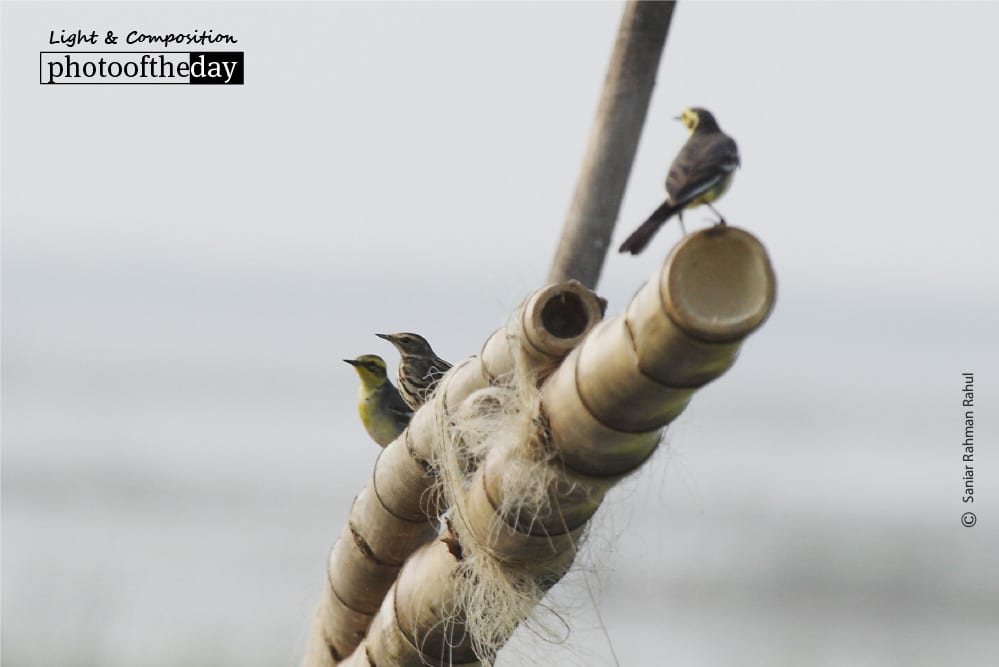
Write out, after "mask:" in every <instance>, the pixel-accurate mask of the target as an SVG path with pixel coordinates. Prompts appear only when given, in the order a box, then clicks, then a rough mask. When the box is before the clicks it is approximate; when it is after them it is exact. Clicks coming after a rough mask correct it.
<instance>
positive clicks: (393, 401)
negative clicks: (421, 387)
mask: <svg viewBox="0 0 999 667" xmlns="http://www.w3.org/2000/svg"><path fill="white" fill-rule="evenodd" d="M385 409H386V411H387V412H388V413H389V414H390V415H392V418H393V419H395V420H396V421H397V422H401V423H404V424H405V423H409V418H410V417H412V416H413V410H412V408H410V407H409V406H408V405H406V401H404V400H402V395H401V394H399V390H398V389H396V388H395V387H392V393H391V394H389V396H388V400H387V401H386V402H385Z"/></svg>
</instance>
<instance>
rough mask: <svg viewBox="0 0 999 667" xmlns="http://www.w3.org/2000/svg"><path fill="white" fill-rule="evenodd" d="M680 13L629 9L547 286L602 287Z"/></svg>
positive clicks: (667, 8)
mask: <svg viewBox="0 0 999 667" xmlns="http://www.w3.org/2000/svg"><path fill="white" fill-rule="evenodd" d="M675 6H676V2H641V1H636V0H631V1H630V2H628V3H627V4H626V5H625V8H624V15H623V16H622V18H621V27H620V29H619V30H618V34H617V43H616V44H615V45H614V52H613V54H612V55H611V61H610V66H609V67H608V68H607V78H606V79H604V88H603V92H602V93H601V96H600V106H599V107H598V108H597V115H596V118H595V119H594V120H593V126H592V128H590V138H589V143H588V144H587V147H586V155H585V156H584V158H583V168H582V170H581V171H580V174H579V179H578V180H577V181H576V192H575V194H573V196H572V203H571V204H570V205H569V215H568V216H567V217H566V220H565V225H564V226H563V227H562V238H561V240H560V241H559V244H558V249H557V250H556V251H555V259H554V260H553V261H552V267H551V269H550V270H549V272H548V282H549V283H555V282H560V281H563V280H568V279H569V278H575V279H576V280H578V281H579V282H581V283H583V284H584V285H586V286H587V287H589V288H590V289H594V288H595V287H596V285H597V281H598V280H599V279H600V271H601V270H602V269H603V265H604V259H606V257H607V248H608V246H609V245H610V238H611V234H612V233H613V231H614V223H615V222H617V216H618V213H619V212H620V210H621V199H622V198H623V197H624V188H625V186H626V185H627V184H628V176H629V175H630V174H631V165H632V162H634V159H635V151H636V150H637V149H638V139H639V137H640V136H641V134H642V126H643V125H644V124H645V116H646V114H647V112H648V110H649V100H650V99H651V97H652V88H653V87H654V85H655V80H656V70H657V69H658V68H659V60H660V58H661V56H662V52H663V46H664V45H665V44H666V34H667V33H668V32H669V26H670V21H671V20H672V18H673V9H674V7H675Z"/></svg>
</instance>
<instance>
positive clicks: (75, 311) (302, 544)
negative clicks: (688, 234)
mask: <svg viewBox="0 0 999 667" xmlns="http://www.w3.org/2000/svg"><path fill="white" fill-rule="evenodd" d="M997 10H999V5H994V4H993V5H986V4H982V5H975V6H971V5H945V4H942V3H941V4H939V5H893V6H888V5H864V4H856V5H839V6H834V5H807V6H805V5H783V4H781V5H778V4H766V5H761V4H747V5H739V6H734V5H724V4H710V5H695V6H690V7H688V6H682V7H681V8H680V9H679V10H678V12H677V17H676V19H675V22H674V27H673V33H672V34H671V36H670V41H669V42H668V44H667V50H666V58H665V60H664V63H663V70H662V72H661V75H660V82H661V85H660V88H659V89H657V92H656V97H655V99H654V101H653V107H652V110H651V112H650V116H649V122H648V126H647V131H646V136H645V137H644V138H643V143H642V146H641V148H640V153H639V157H638V161H637V163H636V166H635V171H634V172H633V175H632V183H631V186H630V188H629V192H628V195H627V198H626V200H625V205H624V208H623V210H622V220H621V225H620V228H619V230H618V234H617V235H616V236H615V238H616V239H618V240H619V238H620V237H621V235H623V234H624V233H626V231H628V230H625V229H624V227H629V228H630V226H631V224H632V223H633V222H634V221H637V220H640V219H641V218H642V217H643V216H644V215H645V214H647V212H648V209H650V208H651V207H652V206H654V205H655V204H657V203H658V201H659V199H658V198H659V197H660V196H661V179H662V175H663V173H664V170H665V165H666V163H667V162H668V156H669V155H670V154H671V152H672V151H673V150H675V147H676V146H678V145H679V143H680V142H682V140H683V136H682V132H680V131H679V130H678V129H677V128H676V127H674V126H673V125H672V124H669V123H667V122H666V121H665V120H663V119H665V118H668V117H669V116H670V115H673V114H674V113H675V112H676V111H677V108H678V107H682V106H683V105H686V104H690V103H700V104H704V105H705V106H709V107H710V108H712V109H714V110H716V111H718V112H719V118H720V120H721V122H722V125H723V127H726V129H730V130H731V131H732V133H733V134H735V135H736V137H737V138H738V139H739V141H740V147H741V148H742V152H743V155H744V161H745V163H746V164H745V167H744V169H743V172H742V173H741V174H740V175H739V177H738V179H737V182H736V184H735V185H734V187H733V189H732V192H731V193H730V194H729V196H728V197H727V198H726V203H727V205H726V206H725V207H724V208H723V210H724V211H725V213H726V215H727V216H728V217H729V219H730V221H732V222H733V223H735V224H742V225H744V226H746V227H747V228H749V229H750V230H751V231H753V232H754V233H757V234H759V235H760V237H761V238H762V239H763V241H764V243H765V244H766V245H767V246H768V248H769V249H770V252H771V255H772V259H773V262H774V264H775V266H776V269H777V273H778V279H779V286H780V293H779V301H778V306H777V309H776V311H775V312H774V314H773V317H772V318H771V320H770V321H769V322H768V323H767V324H766V325H765V327H764V328H763V329H762V330H761V331H760V332H759V333H758V334H756V335H755V336H754V337H752V338H751V339H750V340H749V341H748V342H747V344H746V345H745V347H744V349H743V353H742V357H741V358H740V360H739V361H738V362H737V364H736V365H735V367H734V368H733V369H732V370H731V371H730V372H729V373H728V374H727V375H725V376H723V377H722V378H721V379H720V380H719V381H717V382H716V383H715V384H713V385H710V386H709V387H707V388H706V389H704V390H703V391H702V392H700V393H699V394H698V395H697V397H696V398H695V400H694V401H693V402H692V404H691V406H690V408H689V409H688V410H687V411H686V412H685V413H684V414H683V415H682V416H681V418H680V419H679V420H678V421H677V422H676V423H675V424H674V426H672V427H671V429H670V431H669V434H668V437H667V440H666V442H665V443H664V446H663V447H662V448H661V450H660V451H659V452H658V453H657V455H656V457H655V458H654V459H653V460H652V461H651V462H650V464H649V465H648V466H647V467H646V468H644V469H643V470H641V471H640V472H638V473H637V474H635V475H634V476H633V477H632V478H630V479H628V480H626V481H625V482H624V483H623V484H622V485H621V486H620V487H619V488H617V489H616V490H615V491H614V492H613V493H612V494H611V496H610V497H609V499H608V501H607V502H606V504H605V506H604V507H603V508H602V509H601V511H600V513H599V514H598V515H597V518H596V520H595V522H594V524H593V527H592V530H591V533H590V537H589V541H588V546H587V549H586V551H585V553H584V555H583V557H582V558H581V560H580V564H579V568H578V570H577V571H575V572H573V573H572V574H570V575H569V576H568V577H567V578H566V580H565V581H564V582H563V583H562V584H560V586H559V587H558V588H557V589H556V590H555V591H554V593H553V597H552V600H551V607H552V610H551V611H548V612H545V613H543V614H542V615H541V618H540V619H539V620H538V621H536V622H535V623H534V624H532V625H529V626H527V627H525V628H523V629H522V631H521V632H520V633H519V634H518V636H517V638H516V640H515V641H514V642H513V643H512V645H511V646H510V647H508V649H507V650H505V651H504V653H503V654H502V656H501V659H500V664H501V665H517V664H553V665H613V664H621V665H661V664H662V665H665V664H673V665H696V666H714V665H718V666H722V665H761V666H762V665H768V666H773V665H788V666H792V665H793V666H799V665H844V666H851V667H863V666H867V665H872V666H875V665H877V666H880V665H927V666H929V665H952V664H960V663H962V662H963V663H967V664H983V665H984V664H999V642H997V641H996V639H995V629H996V627H997V626H999V575H997V568H996V562H997V557H999V531H997V530H996V528H995V526H996V521H997V520H999V500H997V498H996V489H999V486H997V484H996V479H997V475H999V465H997V464H996V454H995V449H994V443H995V418H996V416H997V415H999V411H997V410H996V405H997V403H996V400H997V399H996V392H995V386H996V382H995V378H999V363H997V359H999V355H997V352H996V345H995V341H996V340H999V285H997V283H996V280H995V269H994V262H993V259H992V258H993V256H994V252H995V251H994V248H995V247H996V245H997V243H996V242H997V241H999V238H997V231H996V226H995V224H994V223H995V221H996V220H999V207H997V206H999V205H997V202H996V198H995V197H994V195H992V194H989V193H991V191H992V190H991V188H992V176H994V167H993V162H994V160H993V158H992V156H994V155H995V154H996V152H997V150H999V142H997V138H996V130H995V127H994V118H995V117H996V115H995V112H996V111H997V108H999V104H997V101H996V98H995V95H996V93H995V89H994V87H991V88H989V87H987V86H984V85H983V83H984V81H985V80H986V79H987V78H988V77H989V76H991V77H993V78H992V80H994V76H995V74H994V71H993V69H994V64H995V62H999V51H997V48H999V47H997V46H996V44H995V41H994V39H993V37H992V36H991V31H990V30H989V27H988V26H990V25H993V26H994V25H996V24H997V23H999V21H997V19H999V11H997ZM619 15H620V6H619V5H616V4H592V5H512V4H511V5H503V4H494V5H443V4H431V5H417V6H404V5H339V4H333V5H324V4H318V3H316V4H312V3H309V4H288V5H283V4H282V5H276V4H266V3H261V4H221V5H216V4H204V5H198V6H194V5H182V4H178V5H172V4H171V5H161V4H153V3H148V4H146V3H143V4H142V5H129V6H126V5H113V4H87V3H73V4H68V5H63V4H57V3H51V4H44V5H27V4H16V3H13V4H12V3H5V4H4V8H3V64H2V67H3V99H2V114H3V154H2V173H3V239H2V241H3V243H2V253H3V254H2V309H3V311H2V334H3V350H2V354H3V357H2V363H3V367H2V371H3V376H2V400H3V404H2V408H3V414H2V439H3V443H2V446H3V449H2V457H3V458H2V531H3V532H2V540H3V552H2V622H3V626H2V632H3V637H2V640H3V641H2V661H3V664H4V665H5V666H9V667H17V666H29V665H31V666H35V665H38V666H46V667H48V666H58V667H62V666H65V667H75V666H81V667H89V666H91V665H100V666H107V667H119V666H121V667H126V666H127V667H139V666H141V667H146V666H148V667H161V666H163V667H166V666H171V667H174V666H179V665H184V666H189V665H190V666H197V665H204V666H212V667H227V666H229V665H241V666H243V667H253V666H256V665H261V666H262V665H294V664H296V662H297V660H298V659H299V656H300V654H301V651H302V648H303V645H304V641H305V636H306V630H307V628H308V623H309V618H310V615H311V613H312V609H313V606H314V603H315V601H316V599H317V596H318V594H319V592H320V590H321V584H322V577H323V576H324V575H323V568H324V563H325V558H326V555H327V552H328V549H329V548H330V547H331V546H332V542H333V540H334V539H335V538H336V536H337V534H338V533H339V531H340V530H341V528H342V526H343V524H344V522H345V520H346V516H347V512H348V510H349V507H350V503H351V500H352V498H353V496H354V495H355V494H356V492H357V491H358V490H359V489H360V488H361V487H362V485H363V484H364V480H365V479H366V478H367V476H368V475H369V474H370V472H371V469H372V465H373V463H374V460H375V458H376V456H377V453H378V450H377V447H376V446H375V445H373V444H372V443H371V442H370V441H369V440H368V439H367V437H366V435H365V434H364V432H363V430H362V428H361V426H360V424H359V423H358V421H357V418H356V413H355V411H354V401H355V395H356V383H355V378H354V375H353V373H352V371H351V370H350V369H349V368H348V367H347V366H346V365H344V364H343V363H342V361H341V359H343V358H344V357H353V356H356V355H358V354H362V353H368V352H376V353H380V354H383V355H384V356H386V358H387V359H389V360H390V363H391V362H394V353H393V352H392V351H391V349H390V348H389V347H388V346H387V345H386V344H385V343H383V342H382V341H379V340H378V339H376V338H374V337H373V336H371V334H373V333H374V332H378V331H396V330H414V331H420V332H423V333H425V334H426V335H427V336H428V337H429V338H430V339H431V340H432V341H433V343H434V346H435V348H436V349H437V350H438V351H439V352H440V353H441V354H442V355H443V356H445V357H447V358H449V359H452V360H457V359H461V358H463V357H465V356H467V355H469V354H474V353H475V352H476V351H477V350H478V348H479V345H480V344H481V342H482V341H483V340H484V338H485V336H486V335H487V334H488V333H489V332H490V331H492V330H493V329H494V328H495V327H497V326H499V325H501V324H502V323H503V320H504V318H505V316H506V315H507V314H508V313H509V312H510V311H511V310H512V309H513V308H514V307H515V306H516V304H517V303H518V302H519V301H520V299H521V298H522V297H523V296H524V294H526V293H527V292H528V291H530V290H531V289H534V288H535V287H537V286H538V285H540V284H541V283H542V281H543V279H544V275H545V273H546V271H547V266H548V261H549V259H550V257H551V254H552V251H553V249H554V244H555V242H556V239H557V235H558V231H559V223H560V221H561V219H562V215H563V213H564V209H565V206H566V205H567V202H568V200H569V195H570V194H571V189H572V184H573V178H574V177H575V173H576V168H577V167H578V163H579V157H580V155H581V152H582V149H583V145H584V138H585V136H586V131H587V129H588V125H589V122H590V119H591V113H592V110H593V108H594V106H595V101H596V99H597V92H598V90H599V86H600V83H601V79H602V76H603V73H604V68H605V66H606V59H607V55H608V54H609V52H610V46H611V42H612V39H613V34H614V30H615V29H616V23H617V19H618V17H619ZM900 17H904V24H905V26H906V27H904V28H903V27H900V22H901V18H900ZM750 23H753V24H754V25H759V26H760V28H759V32H758V33H756V32H754V34H753V35H747V34H746V31H745V30H744V29H742V27H741V26H745V25H748V24H750ZM77 25H80V26H81V27H86V26H90V25H93V27H94V28H96V29H101V26H107V28H106V29H112V28H115V27H117V28H118V29H124V28H125V27H126V26H133V25H134V26H141V27H142V28H143V29H144V30H146V31H149V32H153V31H157V30H159V31H166V30H169V29H181V28H180V27H183V28H185V29H187V27H188V26H194V25H197V26H204V27H213V28H214V29H215V30H217V31H225V32H232V33H235V34H237V35H239V37H240V38H241V40H243V41H242V42H241V47H242V48H244V49H245V51H246V53H247V59H246V62H247V85H246V86H244V88H243V89H240V90H236V91H233V90H218V89H215V90H195V91H189V90H187V89H180V90H178V88H175V87H167V88H166V89H163V90H161V89H156V88H150V87H144V88H142V89H141V90H136V89H132V88H129V87H115V88H111V87H72V88H62V89H53V87H44V86H39V85H38V84H37V78H36V72H35V71H34V70H33V69H32V67H34V65H33V63H34V62H35V61H34V60H32V59H33V58H37V51H39V50H41V49H43V48H45V46H44V43H45V37H46V35H47V33H48V30H50V29H58V28H59V27H67V28H73V27H74V26H77ZM845 34H848V35H849V36H850V39H849V40H846V41H849V45H850V51H849V52H848V54H847V55H846V56H843V57H842V58H841V59H840V60H839V61H836V59H835V58H834V57H833V56H834V55H835V54H838V53H840V51H839V50H838V49H841V48H842V46H843V42H844V40H845V38H844V37H843V35H845ZM553 35H557V36H558V39H557V46H558V48H554V49H553V48H551V46H552V40H553V37H552V36H553ZM928 35H932V36H933V39H932V40H929V41H927V39H926V37H927V36H928ZM887 37H890V38H891V40H890V41H891V43H892V44H893V48H892V49H890V50H886V47H885V46H884V44H885V39H887ZM717 44H726V45H728V49H729V51H727V52H723V53H717V52H715V51H716V50H715V49H713V48H709V47H712V46H713V45H715V46H716V45H717ZM732 52H734V53H738V54H739V56H740V57H739V58H738V59H736V60H737V62H733V59H732V57H731V56H730V55H729V56H727V55H726V53H732ZM789 53H794V54H795V55H796V57H795V58H790V59H789V58H788V54H789ZM459 56H460V57H459ZM722 76H724V79H721V80H722V81H725V83H726V84H727V85H726V86H720V85H718V82H719V81H720V79H719V77H722ZM754 77H755V78H754ZM712 82H714V83H712ZM929 90H932V91H935V92H934V94H931V95H927V94H925V93H926V91H929ZM728 119H731V120H730V121H728V124H726V121H727V120H728ZM917 139H918V141H917ZM914 143H915V144H916V145H915V146H913V144H914ZM904 148H907V149H908V150H909V151H910V152H909V153H903V152H900V151H902V149H904ZM886 160H890V163H891V165H892V166H891V167H890V168H889V167H886V166H885V161H886ZM886 172H888V173H886ZM955 192H968V193H974V195H975V196H973V197H971V196H969V197H963V196H956V195H955V196H952V194H951V193H955ZM699 217H701V216H697V215H695V216H692V220H693V221H697V220H698V218H699ZM696 224H698V223H697V222H694V225H696ZM701 224H703V222H702V223H701ZM528 234H531V235H533V236H530V237H528V236H527V235H528ZM678 234H679V231H678V230H677V229H675V228H673V229H670V228H667V229H666V230H664V232H663V233H662V235H661V236H662V238H660V239H657V245H656V246H655V247H654V248H653V249H652V251H651V252H647V253H646V254H645V255H643V256H642V257H641V258H639V259H637V260H636V259H632V258H630V257H628V258H625V257H620V256H615V257H611V258H610V260H609V262H608V265H607V268H606V270H605V275H604V279H603V281H602V283H601V285H600V288H599V292H600V293H601V294H602V295H604V296H605V297H607V298H608V299H609V300H610V302H611V305H610V312H612V313H616V312H620V310H621V309H622V308H623V307H624V305H625V304H626V303H627V300H628V299H629V298H630V296H631V295H632V294H633V292H634V291H635V289H637V287H638V286H639V285H640V283H641V281H642V280H644V279H645V278H646V277H648V276H649V275H651V274H652V272H653V271H654V270H655V269H656V267H657V265H658V261H659V258H660V257H661V256H662V255H663V254H664V253H665V252H666V250H667V249H668V247H669V245H670V244H671V243H673V242H675V240H676V238H677V237H678ZM527 238H529V240H527V241H525V239H527ZM656 253H658V255H656ZM965 371H972V372H974V373H975V374H976V382H977V383H978V384H977V388H978V394H977V399H976V400H977V404H976V415H977V422H976V429H977V430H976V442H977V443H978V444H979V449H978V456H979V459H978V461H977V463H976V465H977V466H978V467H977V468H976V470H977V474H978V475H979V481H978V487H977V492H978V494H979V495H978V496H977V498H976V503H975V505H974V507H973V509H974V510H975V511H976V512H977V513H978V516H979V525H978V526H976V527H975V528H972V529H966V528H964V527H962V526H961V525H960V520H959V519H960V516H961V513H962V512H964V511H966V510H967V509H968V506H966V505H964V504H962V503H961V501H960V497H961V491H962V488H963V486H962V481H961V473H962V470H963V468H962V466H963V464H962V462H961V460H960V455H961V450H960V447H959V443H960V441H961V440H963V429H964V423H963V411H964V408H962V406H961V399H962V398H963V396H962V394H961V388H962V386H963V378H962V377H961V373H962V372H965Z"/></svg>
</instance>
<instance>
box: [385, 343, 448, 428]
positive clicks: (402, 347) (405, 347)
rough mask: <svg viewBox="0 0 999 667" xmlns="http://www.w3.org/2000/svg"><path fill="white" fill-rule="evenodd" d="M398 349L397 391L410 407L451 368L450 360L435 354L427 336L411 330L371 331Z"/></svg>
mask: <svg viewBox="0 0 999 667" xmlns="http://www.w3.org/2000/svg"><path fill="white" fill-rule="evenodd" d="M375 335H376V336H378V337H379V338H383V339H385V340H387V341H388V342H390V343H392V344H393V345H394V346H395V348H396V349H397V350H399V356H400V357H401V360H400V361H399V377H398V382H399V393H400V394H402V400H404V401H406V405H408V406H409V407H411V408H412V409H413V410H417V409H419V407H420V406H421V405H423V404H424V403H426V401H427V399H428V398H430V395H431V394H432V393H434V389H435V388H436V387H437V383H438V382H440V380H441V378H442V377H444V374H445V373H447V372H448V371H449V370H451V364H449V363H448V362H446V361H444V360H443V359H441V358H440V357H438V356H437V355H436V354H434V350H433V348H431V347H430V343H428V342H427V339H426V338H424V337H423V336H420V335H419V334H415V333H396V334H375Z"/></svg>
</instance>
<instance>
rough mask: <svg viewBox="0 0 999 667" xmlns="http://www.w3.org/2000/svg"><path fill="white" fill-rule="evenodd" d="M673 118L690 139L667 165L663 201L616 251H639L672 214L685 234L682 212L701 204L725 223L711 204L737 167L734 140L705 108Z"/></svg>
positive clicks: (738, 163) (728, 184)
mask: <svg viewBox="0 0 999 667" xmlns="http://www.w3.org/2000/svg"><path fill="white" fill-rule="evenodd" d="M676 119H677V120H680V121H683V124H684V125H686V126H687V129H688V130H690V137H689V138H688V139H687V143H685V144H684V145H683V148H681V149H680V152H679V153H677V155H676V158H675V159H674V160H673V164H672V165H670V168H669V173H668V174H667V176H666V195H667V197H666V201H665V202H663V204H662V205H661V206H660V207H659V208H657V209H656V210H655V211H653V213H652V215H650V216H649V219H648V220H646V221H645V222H643V223H642V224H641V225H639V227H638V229H636V230H635V231H634V232H632V233H631V236H629V237H628V238H627V239H625V241H624V243H622V244H621V247H620V248H619V249H618V252H630V253H631V254H632V255H637V254H638V253H640V252H642V250H644V249H645V246H647V245H648V244H649V241H650V240H652V237H653V236H655V233H656V232H657V231H659V228H660V227H662V226H663V224H665V223H666V221H667V220H669V219H670V217H672V216H673V214H674V213H675V214H677V215H678V217H679V218H680V228H681V229H683V230H684V233H685V234H686V229H684V227H683V211H684V209H688V208H693V207H695V206H700V205H701V204H706V205H707V207H708V208H710V209H711V210H712V211H714V213H715V215H717V216H718V218H719V224H721V225H724V224H726V223H725V218H724V217H722V215H721V214H720V213H719V212H718V211H716V210H715V207H714V206H712V205H711V202H713V201H715V200H717V199H718V198H719V197H721V196H722V195H723V194H725V191H726V190H728V188H729V186H730V185H731V184H732V177H733V175H734V174H735V170H736V168H737V167H739V166H740V161H739V149H738V147H737V146H736V144H735V140H734V139H732V137H730V136H728V135H727V134H725V133H724V132H722V130H721V128H720V127H718V121H716V120H715V117H714V116H713V115H712V114H711V112H710V111H708V110H707V109H702V108H700V107H691V108H689V109H684V111H683V113H682V114H680V115H679V116H677V118H676Z"/></svg>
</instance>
